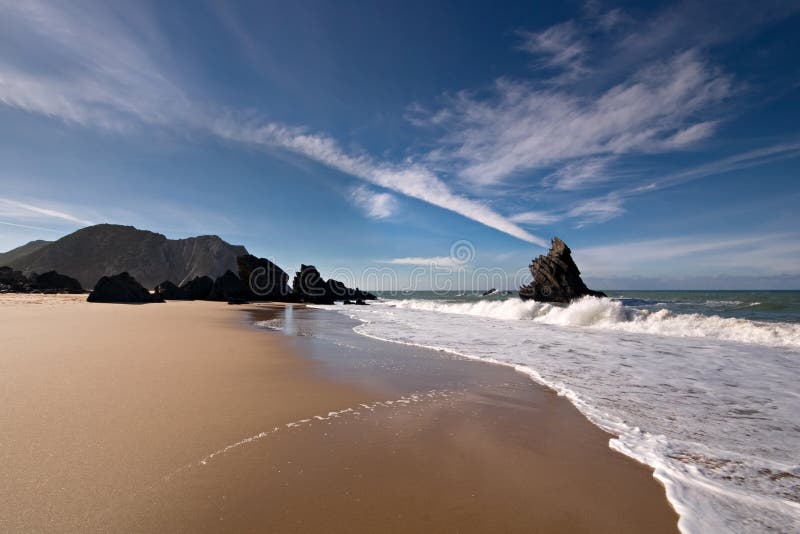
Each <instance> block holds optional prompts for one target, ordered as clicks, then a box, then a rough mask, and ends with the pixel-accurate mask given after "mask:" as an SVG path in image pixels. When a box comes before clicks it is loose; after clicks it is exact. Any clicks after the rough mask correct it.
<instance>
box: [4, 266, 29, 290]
mask: <svg viewBox="0 0 800 534" xmlns="http://www.w3.org/2000/svg"><path fill="white" fill-rule="evenodd" d="M31 290H32V287H31V281H30V280H28V278H27V277H26V276H25V275H24V274H22V271H15V270H14V269H12V268H11V267H0V293H29V292H30V291H31Z"/></svg>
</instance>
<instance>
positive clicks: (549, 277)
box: [519, 237, 606, 303]
mask: <svg viewBox="0 0 800 534" xmlns="http://www.w3.org/2000/svg"><path fill="white" fill-rule="evenodd" d="M529 268H530V270H531V274H532V275H533V282H531V283H530V284H528V285H526V286H522V287H521V288H520V289H519V296H520V298H522V299H523V300H530V299H533V300H537V301H540V302H563V303H568V302H570V301H572V300H573V299H576V298H580V297H584V296H587V295H591V296H593V297H605V296H606V294H605V293H603V292H602V291H592V290H591V289H589V288H588V287H586V284H584V283H583V280H581V272H580V270H579V269H578V266H577V265H576V264H575V261H574V260H573V259H572V251H571V250H570V249H569V247H568V246H567V245H566V243H564V242H563V241H561V240H560V239H559V238H557V237H554V238H553V241H552V244H551V246H550V251H549V252H548V253H547V255H546V256H539V257H538V258H536V259H535V260H533V262H532V263H531V264H530V266H529Z"/></svg>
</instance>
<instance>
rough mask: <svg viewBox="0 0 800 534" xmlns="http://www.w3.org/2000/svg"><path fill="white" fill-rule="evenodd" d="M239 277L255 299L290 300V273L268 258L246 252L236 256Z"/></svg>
mask: <svg viewBox="0 0 800 534" xmlns="http://www.w3.org/2000/svg"><path fill="white" fill-rule="evenodd" d="M236 264H237V266H238V267H239V279H240V280H241V281H242V283H244V284H245V286H247V289H248V291H249V292H250V294H251V296H252V298H253V300H256V299H257V300H275V301H286V300H290V296H291V293H292V291H291V289H289V275H288V274H286V272H285V271H284V270H283V269H281V268H280V267H278V266H277V265H275V264H274V263H272V262H271V261H269V260H268V259H266V258H256V257H255V256H253V255H252V254H245V255H243V256H238V257H237V258H236Z"/></svg>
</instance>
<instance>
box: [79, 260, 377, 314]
mask: <svg viewBox="0 0 800 534" xmlns="http://www.w3.org/2000/svg"><path fill="white" fill-rule="evenodd" d="M236 264H237V267H238V271H239V272H238V274H237V273H234V272H232V271H230V270H228V271H226V272H225V273H224V274H222V275H221V276H219V277H217V279H216V280H214V279H212V278H210V277H208V276H197V277H195V278H193V279H192V280H190V281H188V282H185V283H184V284H182V285H181V286H178V285H176V284H175V283H173V282H171V281H169V280H165V281H163V282H161V283H160V284H158V285H157V286H156V287H155V290H154V291H153V293H152V294H151V293H150V292H149V291H147V289H145V288H144V287H143V286H142V285H141V284H139V282H137V281H136V279H135V278H133V277H132V276H131V275H130V274H128V273H121V274H118V275H114V276H104V277H103V278H101V279H100V281H99V282H98V283H97V285H96V286H95V289H94V291H92V293H91V294H90V295H89V299H88V300H89V301H90V302H163V301H165V300H215V301H227V302H228V303H230V304H242V303H246V302H251V301H277V302H306V303H313V304H333V303H334V302H335V301H344V303H345V304H366V302H365V301H366V300H370V299H375V298H376V297H375V295H373V294H371V293H366V292H363V291H361V290H360V289H358V288H356V289H351V288H348V287H346V286H345V285H344V284H343V283H342V282H339V281H338V280H332V279H331V280H324V279H323V278H322V276H321V275H320V273H319V271H318V270H317V269H316V267H314V266H313V265H302V266H301V267H300V271H298V272H297V273H296V274H295V277H294V280H293V282H292V286H291V287H290V286H289V275H287V274H286V273H285V272H284V271H283V270H282V269H281V268H280V267H278V266H277V265H275V264H274V263H272V262H271V261H270V260H268V259H266V258H257V257H255V256H253V255H251V254H245V255H241V256H238V257H237V258H236Z"/></svg>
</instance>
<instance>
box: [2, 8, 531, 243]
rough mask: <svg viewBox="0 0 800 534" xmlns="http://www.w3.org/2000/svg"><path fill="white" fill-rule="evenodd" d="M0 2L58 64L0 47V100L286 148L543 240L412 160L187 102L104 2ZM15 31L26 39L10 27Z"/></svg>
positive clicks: (105, 125)
mask: <svg viewBox="0 0 800 534" xmlns="http://www.w3.org/2000/svg"><path fill="white" fill-rule="evenodd" d="M0 8H2V9H3V12H4V21H3V22H2V23H0V29H3V28H4V27H7V28H9V30H11V29H13V30H14V31H13V32H11V31H10V33H9V35H12V36H15V37H17V38H18V39H20V40H21V41H22V42H20V43H18V44H19V46H20V48H35V49H36V50H37V51H41V52H42V54H41V55H42V56H43V57H45V56H48V55H53V56H55V57H62V58H63V60H64V66H63V67H61V68H60V69H59V70H58V72H57V73H54V74H45V73H44V71H42V70H37V69H35V68H31V65H30V63H29V62H15V60H16V59H17V58H15V57H13V51H14V49H15V47H8V48H7V49H5V53H4V52H3V51H0V103H3V104H5V105H7V106H12V107H15V108H19V109H23V110H25V111H28V112H31V113H37V114H42V115H46V116H50V117H53V118H57V119H61V120H63V121H66V122H71V123H76V124H80V125H82V126H87V127H95V128H102V129H107V130H113V131H124V130H126V129H129V128H137V127H139V126H141V125H147V126H157V127H163V128H170V129H176V130H181V131H203V132H205V133H210V134H212V135H215V136H217V137H219V138H221V139H224V140H227V141H233V142H238V143H247V144H252V145H256V146H260V147H264V148H279V149H284V150H288V151H290V152H293V153H296V154H299V155H302V156H304V157H306V158H309V159H311V160H313V161H316V162H318V163H320V164H322V165H325V166H328V167H330V168H333V169H335V170H338V171H340V172H342V173H345V174H348V175H350V176H353V177H356V178H359V179H361V180H364V181H366V182H368V183H371V184H374V185H377V186H380V187H382V188H385V189H388V190H390V191H393V192H395V193H399V194H402V195H406V196H409V197H411V198H414V199H417V200H420V201H423V202H427V203H429V204H432V205H434V206H437V207H440V208H442V209H446V210H449V211H452V212H455V213H458V214H459V215H462V216H464V217H466V218H468V219H472V220H474V221H476V222H479V223H481V224H483V225H486V226H488V227H490V228H494V229H496V230H498V231H500V232H503V233H506V234H508V235H511V236H513V237H516V238H518V239H521V240H523V241H527V242H529V243H535V244H539V245H542V246H544V245H545V243H546V242H545V240H543V239H541V238H540V237H538V236H535V235H533V234H531V233H530V232H528V231H527V230H525V229H523V228H522V227H520V226H519V225H517V224H516V223H514V222H512V221H510V220H509V219H508V218H506V217H505V216H503V215H502V214H500V213H498V212H497V211H495V210H493V209H492V208H490V207H488V206H487V205H485V204H483V203H482V202H480V201H478V200H475V199H471V198H468V197H467V196H464V195H461V194H458V193H455V192H454V191H453V190H452V189H451V187H450V186H449V185H447V184H446V183H445V182H444V181H443V180H441V179H440V178H439V177H438V176H437V175H436V174H435V173H434V172H433V171H431V170H429V169H428V168H427V167H425V166H424V165H422V164H421V163H416V162H413V161H411V162H408V161H404V162H400V163H396V162H388V161H379V160H376V159H374V158H372V157H370V156H369V155H366V154H353V153H349V152H347V151H345V150H344V149H342V148H341V147H340V146H339V144H338V143H337V142H336V141H335V140H334V139H333V138H331V137H329V136H327V135H324V134H320V133H315V132H312V131H310V130H309V129H307V128H304V127H296V126H287V125H284V124H280V123H276V122H272V121H269V120H266V119H263V118H256V117H253V116H252V115H251V114H243V113H236V112H223V111H221V110H220V109H219V108H216V107H214V106H209V105H204V104H201V103H198V102H197V101H195V100H192V99H191V98H189V97H188V96H187V92H186V91H185V90H184V89H183V88H182V85H181V84H180V83H179V82H178V81H177V80H175V79H173V78H172V77H170V76H169V75H168V74H167V69H165V68H164V66H163V65H162V64H161V63H160V62H159V61H158V59H157V57H158V56H159V51H160V50H159V48H158V46H155V48H153V47H151V46H146V45H152V42H156V44H157V45H158V43H159V40H158V38H157V37H153V36H150V35H149V34H147V33H144V34H143V33H142V32H139V33H135V32H132V31H131V29H130V26H131V24H130V21H128V20H124V21H123V20H122V19H121V18H120V17H119V16H118V14H117V13H116V12H115V11H114V10H112V9H111V8H109V7H107V6H105V5H104V4H91V5H77V4H50V3H46V2H37V1H35V0H32V1H31V2H26V3H24V4H20V3H15V2H9V1H7V0H0ZM25 28H27V30H28V31H29V32H30V34H33V35H35V36H36V38H35V39H31V37H30V35H29V33H28V31H23V32H20V29H25ZM145 37H149V38H145ZM23 63H24V64H23ZM383 198H384V199H385V198H387V197H383ZM387 205H388V204H385V205H384V211H385V208H386V206H387Z"/></svg>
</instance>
